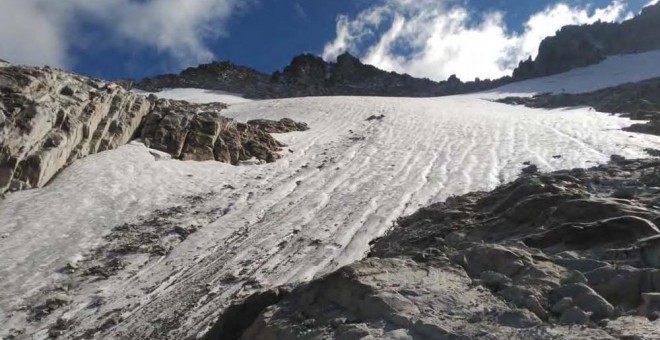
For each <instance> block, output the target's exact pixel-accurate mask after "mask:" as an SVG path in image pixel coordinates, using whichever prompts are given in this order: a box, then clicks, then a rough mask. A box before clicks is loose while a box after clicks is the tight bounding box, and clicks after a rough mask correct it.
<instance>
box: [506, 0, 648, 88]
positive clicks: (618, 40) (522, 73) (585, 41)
mask: <svg viewBox="0 0 660 340" xmlns="http://www.w3.org/2000/svg"><path fill="white" fill-rule="evenodd" d="M659 48H660V4H657V5H653V6H649V7H646V8H644V10H643V11H642V13H641V14H640V15H638V16H636V17H634V18H632V19H630V20H626V21H624V22H622V23H603V22H597V23H594V24H591V25H582V26H565V27H563V28H562V29H561V30H560V31H558V32H557V34H556V35H555V36H553V37H549V38H546V39H544V40H543V41H542V42H541V45H540V46H539V53H538V56H537V57H536V59H535V60H531V59H528V60H526V61H523V62H521V63H520V65H519V66H518V68H517V69H516V70H514V72H513V78H514V79H516V80H522V79H528V78H535V77H543V76H547V75H551V74H556V73H562V72H566V71H569V70H571V69H574V68H577V67H583V66H588V65H592V64H596V63H598V62H600V61H602V60H603V59H604V58H605V57H607V56H611V55H617V54H630V53H640V52H646V51H651V50H655V49H659Z"/></svg>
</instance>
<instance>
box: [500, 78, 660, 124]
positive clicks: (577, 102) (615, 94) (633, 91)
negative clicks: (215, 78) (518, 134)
mask: <svg viewBox="0 0 660 340" xmlns="http://www.w3.org/2000/svg"><path fill="white" fill-rule="evenodd" d="M499 101H500V102H502V103H506V104H513V105H525V106H528V107H534V108H560V107H570V106H591V107H593V108H594V109H596V111H599V112H607V113H620V114H623V116H626V117H629V118H630V119H632V120H648V122H646V123H637V124H633V125H632V126H630V127H627V128H625V130H626V131H632V132H641V133H648V134H653V135H660V78H654V79H649V80H645V81H641V82H637V83H629V84H623V85H620V86H616V87H610V88H606V89H602V90H599V91H595V92H590V93H580V94H565V93H564V94H557V95H553V94H541V95H537V96H534V97H507V98H504V99H501V100H499ZM624 112H625V113H624Z"/></svg>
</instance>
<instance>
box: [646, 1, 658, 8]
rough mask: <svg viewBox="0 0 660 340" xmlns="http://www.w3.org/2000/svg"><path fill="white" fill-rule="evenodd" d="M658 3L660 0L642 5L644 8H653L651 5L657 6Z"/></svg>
mask: <svg viewBox="0 0 660 340" xmlns="http://www.w3.org/2000/svg"><path fill="white" fill-rule="evenodd" d="M658 2H660V0H651V1H649V3H647V4H646V5H644V7H649V6H653V5H655V4H657V3H658Z"/></svg>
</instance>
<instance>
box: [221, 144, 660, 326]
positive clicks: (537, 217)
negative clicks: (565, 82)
mask: <svg viewBox="0 0 660 340" xmlns="http://www.w3.org/2000/svg"><path fill="white" fill-rule="evenodd" d="M615 160H616V161H613V162H611V163H609V164H607V165H601V166H598V167H595V168H591V169H574V170H565V171H557V172H553V173H545V174H544V173H534V174H523V175H521V177H520V178H519V179H517V180H516V181H514V182H513V183H510V184H507V185H504V186H501V187H499V188H497V189H495V190H493V191H492V192H475V193H470V194H467V195H463V196H457V197H452V198H450V199H448V200H447V201H445V202H442V203H437V204H433V205H431V206H428V207H426V208H423V209H421V210H419V211H418V212H417V213H415V214H413V215H411V216H408V217H405V218H402V219H400V220H399V223H398V226H397V227H395V228H394V229H392V230H391V232H390V233H389V234H387V235H386V236H384V237H382V238H380V239H377V240H375V241H374V242H373V243H372V251H371V253H370V254H369V256H368V257H367V258H366V259H364V260H362V261H359V262H357V263H355V264H352V265H349V266H346V267H344V268H342V269H340V270H338V271H336V272H334V273H331V274H329V275H327V276H325V277H321V278H318V279H316V280H314V281H312V282H310V283H308V284H304V285H301V286H299V287H298V288H296V289H294V290H293V291H292V292H291V293H290V294H288V295H287V296H285V297H284V298H282V299H277V300H279V301H278V302H275V301H274V302H273V304H272V305H270V306H268V307H264V306H263V305H259V306H258V307H259V308H263V312H262V313H260V314H259V315H258V316H256V317H255V316H254V313H246V314H245V316H246V317H247V318H249V319H253V320H252V322H251V325H250V326H249V327H244V328H245V329H244V331H243V332H242V334H240V335H238V334H237V333H236V332H234V333H224V334H221V333H214V334H210V335H209V338H210V339H221V338H222V339H232V338H242V339H296V338H298V339H331V338H334V339H381V338H386V339H475V338H484V339H550V338H567V337H570V338H573V339H617V338H635V339H657V338H660V321H659V320H658V317H659V316H660V314H659V313H660V307H659V306H660V230H658V227H657V225H656V223H657V222H658V221H660V209H659V208H658V197H659V196H658V194H659V193H660V188H658V187H657V186H656V183H658V179H660V171H659V170H660V162H659V161H657V160H623V159H620V158H618V157H616V158H615ZM622 192H626V195H622ZM623 196H625V198H621V197H623ZM239 306H240V304H239ZM232 310H233V311H237V310H240V308H238V307H236V306H234V307H233V309H232ZM248 314H249V315H248ZM234 317H236V316H234ZM217 329H218V328H216V330H217ZM234 331H235V329H234ZM211 335H213V336H211ZM221 335H224V337H222V336H221ZM218 336H220V337H218Z"/></svg>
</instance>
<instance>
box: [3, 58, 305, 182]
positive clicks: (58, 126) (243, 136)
mask: <svg viewBox="0 0 660 340" xmlns="http://www.w3.org/2000/svg"><path fill="white" fill-rule="evenodd" d="M125 86H129V87H130V84H125ZM224 108H226V105H225V104H220V103H217V104H190V103H187V102H183V101H175V100H165V99H156V98H155V97H153V96H151V97H144V96H140V95H136V94H133V93H130V92H128V91H126V90H125V89H124V88H123V87H122V86H119V85H117V84H115V83H111V82H105V81H101V80H94V79H89V78H85V77H80V76H76V75H73V74H70V73H66V72H63V71H58V70H54V69H51V68H47V67H46V68H31V67H3V68H0V193H2V192H5V191H7V190H21V189H27V188H36V187H41V186H43V185H45V184H46V183H47V182H48V181H49V180H50V179H51V178H53V176H54V175H55V174H56V173H57V172H58V171H60V170H61V169H62V168H64V167H65V166H67V165H68V164H70V163H71V162H73V161H75V160H76V159H79V158H82V157H85V156H87V155H90V154H93V153H97V152H101V151H105V150H111V149H115V148H117V147H119V146H121V145H124V144H126V143H127V142H129V141H130V140H132V139H134V138H136V137H140V138H142V140H143V141H144V142H145V144H146V145H147V146H148V147H151V148H153V149H157V150H160V151H164V152H167V153H169V154H170V155H172V156H173V157H175V158H178V159H183V160H199V161H202V160H217V161H220V162H227V163H231V164H238V162H240V161H242V160H248V159H250V158H253V157H254V158H257V159H259V160H264V161H266V162H272V161H274V160H276V159H277V158H278V157H279V154H278V153H277V152H278V151H279V149H280V147H282V146H283V145H282V144H281V143H279V142H277V141H276V140H275V139H274V138H273V137H272V136H270V135H269V134H268V133H269V132H287V131H294V130H296V131H299V130H306V129H307V125H306V124H304V123H297V122H294V121H292V120H290V119H283V120H281V121H278V122H272V121H267V120H263V121H257V122H252V123H248V124H243V123H237V122H236V121H233V120H231V119H228V118H224V117H222V116H221V115H220V111H221V110H222V109H224Z"/></svg>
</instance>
